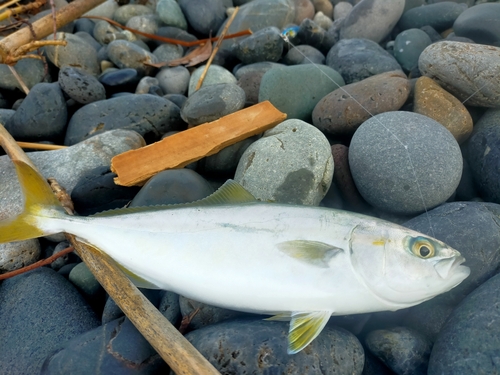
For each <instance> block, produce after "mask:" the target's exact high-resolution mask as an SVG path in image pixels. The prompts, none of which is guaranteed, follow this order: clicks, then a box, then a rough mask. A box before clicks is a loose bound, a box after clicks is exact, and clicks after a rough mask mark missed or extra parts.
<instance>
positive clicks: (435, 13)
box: [398, 1, 467, 32]
mask: <svg viewBox="0 0 500 375" xmlns="http://www.w3.org/2000/svg"><path fill="white" fill-rule="evenodd" d="M466 9H467V5H465V4H457V2H456V1H455V2H453V1H442V2H439V3H436V4H428V5H424V6H417V7H414V8H411V9H409V10H407V11H406V12H404V13H403V15H402V16H401V19H400V20H399V22H398V26H399V27H400V28H401V30H408V29H419V28H421V27H423V26H431V27H432V28H434V29H436V30H437V31H438V32H441V31H444V30H446V29H449V28H451V27H452V26H453V22H455V20H456V19H457V17H458V16H459V15H460V14H461V13H462V12H463V11H465V10H466Z"/></svg>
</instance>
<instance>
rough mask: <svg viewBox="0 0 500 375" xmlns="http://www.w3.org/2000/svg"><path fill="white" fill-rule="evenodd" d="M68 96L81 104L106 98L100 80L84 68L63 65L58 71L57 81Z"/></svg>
mask: <svg viewBox="0 0 500 375" xmlns="http://www.w3.org/2000/svg"><path fill="white" fill-rule="evenodd" d="M57 82H58V83H59V86H61V89H62V90H63V91H64V92H65V93H66V94H68V96H69V97H70V98H71V99H73V100H75V101H76V102H78V103H81V104H88V103H92V102H96V101H98V100H103V99H106V90H105V89H104V86H103V85H102V83H101V82H99V81H98V80H97V78H95V77H94V76H93V75H90V74H89V73H87V72H86V71H85V70H82V69H78V68H73V67H70V66H68V67H64V68H62V69H61V70H60V71H59V76H58V81H57Z"/></svg>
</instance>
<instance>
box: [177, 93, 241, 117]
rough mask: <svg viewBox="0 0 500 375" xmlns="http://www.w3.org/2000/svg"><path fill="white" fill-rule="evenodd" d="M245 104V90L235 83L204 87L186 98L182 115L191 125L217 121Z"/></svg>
mask: <svg viewBox="0 0 500 375" xmlns="http://www.w3.org/2000/svg"><path fill="white" fill-rule="evenodd" d="M244 106H245V91H243V89H242V88H241V87H239V86H238V85H236V84H234V83H220V84H218V85H210V86H207V87H202V88H200V89H199V90H198V91H196V92H194V93H193V94H192V95H191V96H189V98H188V99H187V100H186V102H185V103H184V105H183V106H182V109H181V117H182V119H183V120H184V121H185V122H187V123H188V124H189V125H193V126H195V125H200V124H203V123H205V122H211V121H215V120H217V119H219V118H221V117H223V116H226V115H228V114H230V113H234V112H236V111H239V110H240V109H242V108H243V107H244Z"/></svg>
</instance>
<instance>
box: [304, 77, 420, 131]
mask: <svg viewBox="0 0 500 375" xmlns="http://www.w3.org/2000/svg"><path fill="white" fill-rule="evenodd" d="M349 94H350V96H349ZM409 94H410V83H409V81H408V79H407V78H406V76H405V74H404V73H403V72H401V71H394V72H388V73H382V74H377V75H375V76H372V77H369V78H366V79H364V80H362V81H359V82H356V83H351V84H350V85H346V86H343V87H342V88H340V89H337V90H335V91H333V92H331V93H329V94H328V95H326V96H325V97H323V98H322V99H321V100H320V101H319V102H318V104H316V106H315V107H314V110H313V113H312V120H313V124H314V126H316V127H317V128H318V129H320V130H321V131H323V132H326V133H329V134H332V135H352V134H354V132H355V131H356V129H357V128H358V127H359V125H361V124H362V123H363V122H364V121H366V120H368V119H369V118H370V117H372V115H377V114H379V113H383V112H389V111H397V110H398V109H400V108H401V107H402V106H403V104H404V103H405V102H406V99H407V98H408V95H409ZM353 98H354V99H353ZM374 98H376V99H374Z"/></svg>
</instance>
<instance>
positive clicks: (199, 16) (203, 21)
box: [178, 0, 257, 36]
mask: <svg viewBox="0 0 500 375" xmlns="http://www.w3.org/2000/svg"><path fill="white" fill-rule="evenodd" d="M178 3H179V6H180V7H181V9H182V12H183V13H184V16H185V17H186V19H187V20H188V22H189V25H190V26H191V27H192V28H193V29H194V30H196V31H197V32H198V33H200V34H202V35H206V36H208V35H209V34H210V33H213V34H214V35H215V33H216V32H217V30H219V28H220V27H221V25H222V23H223V22H224V20H225V19H226V9H225V8H224V5H223V3H222V1H221V0H179V1H178ZM255 31H257V30H254V32H255Z"/></svg>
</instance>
